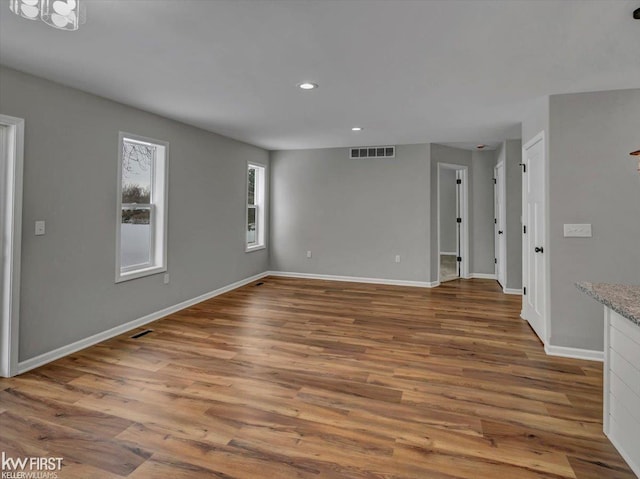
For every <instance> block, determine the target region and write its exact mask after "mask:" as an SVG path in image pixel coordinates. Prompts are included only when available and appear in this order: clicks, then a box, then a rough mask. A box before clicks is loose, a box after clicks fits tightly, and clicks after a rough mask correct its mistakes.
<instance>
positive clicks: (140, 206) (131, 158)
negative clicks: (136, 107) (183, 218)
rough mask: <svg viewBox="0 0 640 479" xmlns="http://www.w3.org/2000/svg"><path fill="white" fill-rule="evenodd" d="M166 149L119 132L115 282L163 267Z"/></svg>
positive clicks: (165, 209) (164, 250)
mask: <svg viewBox="0 0 640 479" xmlns="http://www.w3.org/2000/svg"><path fill="white" fill-rule="evenodd" d="M168 150H169V144H168V143H167V142H163V141H157V140H152V139H149V138H143V137H140V136H136V135H129V134H128V133H120V140H119V164H118V213H117V214H118V222H117V235H116V244H117V248H116V255H117V260H116V282H120V281H127V280H129V279H134V278H140V277H142V276H148V275H150V274H155V273H159V272H162V271H166V270H167V171H168V168H167V167H168V161H167V160H168V153H169V151H168Z"/></svg>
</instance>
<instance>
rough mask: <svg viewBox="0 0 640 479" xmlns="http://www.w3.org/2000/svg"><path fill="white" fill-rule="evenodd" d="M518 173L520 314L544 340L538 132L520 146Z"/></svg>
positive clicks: (541, 154) (541, 168)
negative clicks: (521, 166)
mask: <svg viewBox="0 0 640 479" xmlns="http://www.w3.org/2000/svg"><path fill="white" fill-rule="evenodd" d="M523 162H524V168H525V169H524V172H523V175H522V178H523V180H522V189H523V198H522V201H523V205H522V206H523V216H524V226H525V228H526V233H524V234H523V235H522V238H523V240H522V241H523V245H522V247H523V249H522V254H523V275H524V278H523V280H524V281H523V283H524V287H525V288H526V292H525V294H524V295H523V308H522V314H523V318H524V319H526V320H527V321H528V322H529V324H530V325H531V327H532V328H533V330H534V331H535V332H536V334H537V335H538V337H539V338H540V339H541V340H542V342H543V343H544V344H546V343H547V340H546V334H547V332H546V326H545V324H546V322H545V316H546V304H547V297H546V283H545V282H546V262H545V254H547V252H546V251H545V241H544V240H545V214H546V213H545V197H546V196H545V195H546V192H545V188H546V186H545V145H544V138H543V137H542V135H541V136H540V137H538V138H536V139H534V140H533V141H531V142H530V143H528V144H527V145H525V148H524V154H523Z"/></svg>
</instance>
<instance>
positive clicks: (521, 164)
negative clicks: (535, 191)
mask: <svg viewBox="0 0 640 479" xmlns="http://www.w3.org/2000/svg"><path fill="white" fill-rule="evenodd" d="M518 165H520V166H522V172H523V173H526V172H527V164H526V163H518Z"/></svg>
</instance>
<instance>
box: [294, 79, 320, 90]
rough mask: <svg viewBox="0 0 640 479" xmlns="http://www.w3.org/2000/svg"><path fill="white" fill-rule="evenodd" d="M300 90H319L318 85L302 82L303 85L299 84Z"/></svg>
mask: <svg viewBox="0 0 640 479" xmlns="http://www.w3.org/2000/svg"><path fill="white" fill-rule="evenodd" d="M298 88H301V89H302V90H315V89H316V88H318V85H317V83H311V82H308V81H306V82H302V83H298Z"/></svg>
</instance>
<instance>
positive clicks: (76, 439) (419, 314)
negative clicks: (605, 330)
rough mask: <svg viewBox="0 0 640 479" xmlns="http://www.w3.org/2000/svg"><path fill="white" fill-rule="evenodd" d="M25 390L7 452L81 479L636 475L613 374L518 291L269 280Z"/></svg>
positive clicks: (103, 348) (489, 286)
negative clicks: (611, 387)
mask: <svg viewBox="0 0 640 479" xmlns="http://www.w3.org/2000/svg"><path fill="white" fill-rule="evenodd" d="M263 282H264V284H263V285H261V286H255V285H249V286H246V287H243V288H241V289H238V290H235V291H233V292H230V293H227V294H225V295H223V296H219V297H217V298H214V299H212V300H209V301H206V302H204V303H201V304H199V305H197V306H195V307H192V308H189V309H186V310H183V311H181V312H179V313H176V314H173V315H171V316H169V317H167V318H165V319H162V320H160V321H157V322H155V323H153V324H151V325H149V326H148V327H149V328H151V329H153V333H151V334H148V335H146V336H143V337H141V338H139V339H130V337H129V336H130V335H131V334H132V333H129V334H126V335H122V336H120V337H117V338H114V339H112V340H109V341H106V342H104V343H101V344H99V345H96V346H94V347H91V348H89V349H86V350H84V351H81V352H79V353H76V354H73V355H71V356H69V357H67V358H64V359H61V360H59V361H56V362H55V363H52V364H50V365H47V366H45V367H42V368H39V369H37V370H34V371H31V372H29V373H26V374H24V375H22V376H19V377H16V378H12V379H8V380H7V379H0V450H2V451H5V452H6V453H7V455H9V456H13V457H16V456H62V457H63V458H64V462H63V464H64V467H63V470H62V471H61V472H60V474H59V475H58V477H59V478H60V479H71V478H119V477H128V478H132V479H138V478H178V479H180V478H189V479H193V478H212V477H213V478H251V479H256V478H258V479H259V478H278V479H280V478H283V479H286V478H301V479H304V478H318V479H319V478H359V479H360V478H361V479H364V478H385V479H400V478H414V479H445V478H447V479H450V478H473V479H476V478H491V479H496V478H507V479H528V478H584V479H595V478H633V477H634V476H633V474H632V473H631V471H630V470H629V468H628V467H627V466H626V464H625V463H624V461H623V460H622V458H621V457H620V455H619V454H618V453H617V452H616V451H615V449H614V448H613V446H612V445H611V444H610V443H609V441H608V440H607V439H606V437H605V436H604V435H603V433H602V418H601V415H602V365H601V364H599V363H595V362H588V361H578V360H571V359H563V358H554V357H549V356H546V355H545V353H544V351H543V349H542V345H541V344H540V342H539V341H538V339H537V338H536V337H535V335H534V333H533V332H532V331H531V329H530V328H529V326H528V325H527V324H526V323H525V322H524V321H522V320H521V319H520V318H519V312H520V297H519V296H507V295H504V294H502V293H501V291H500V290H499V288H498V287H497V285H496V283H495V282H493V281H488V280H466V281H460V280H457V281H453V282H449V283H446V284H445V285H442V286H441V287H439V288H435V289H422V288H409V287H395V286H380V285H365V284H354V283H342V282H329V281H315V280H300V279H285V278H273V277H269V278H266V279H264V280H263Z"/></svg>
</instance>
